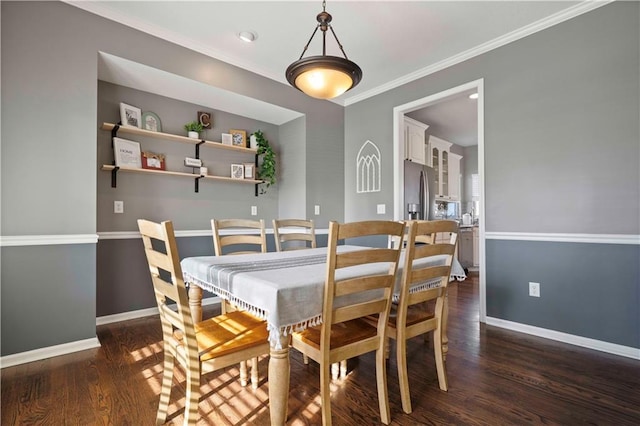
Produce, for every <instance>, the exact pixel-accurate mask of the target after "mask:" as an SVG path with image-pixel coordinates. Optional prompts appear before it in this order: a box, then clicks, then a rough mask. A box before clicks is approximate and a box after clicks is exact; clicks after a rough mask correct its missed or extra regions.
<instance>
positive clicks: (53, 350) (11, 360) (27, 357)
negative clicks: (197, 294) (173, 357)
mask: <svg viewBox="0 0 640 426" xmlns="http://www.w3.org/2000/svg"><path fill="white" fill-rule="evenodd" d="M216 303H220V298H219V297H208V298H206V299H202V306H207V305H213V304H216ZM157 314H158V308H149V309H140V310H137V311H131V312H123V313H121V314H114V315H105V316H102V317H98V318H96V326H98V325H103V324H110V323H112V322H118V321H128V320H132V319H136V318H143V317H148V316H151V315H157ZM99 347H100V341H99V340H98V338H97V337H92V338H90V339H85V340H78V341H76V342H70V343H63V344H61V345H55V346H49V347H46V348H40V349H34V350H32V351H27V352H20V353H17V354H12V355H7V356H3V357H0V369H2V368H5V367H13V366H14V365H20V364H26V363H28V362H33V361H40V360H42V359H46V358H52V357H54V356H60V355H67V354H70V353H73V352H79V351H84V350H87V349H93V348H99Z"/></svg>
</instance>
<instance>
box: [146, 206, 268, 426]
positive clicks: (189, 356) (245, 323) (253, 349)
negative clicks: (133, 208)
mask: <svg viewBox="0 0 640 426" xmlns="http://www.w3.org/2000/svg"><path fill="white" fill-rule="evenodd" d="M138 228H139V229H140V233H141V234H142V241H143V243H144V251H145V253H146V256H147V261H148V264H149V272H150V273H151V281H152V283H153V289H154V292H155V295H156V302H157V304H158V310H159V312H160V322H161V323H162V336H163V341H164V363H163V368H164V372H163V375H162V389H161V393H160V403H159V406H158V414H157V416H156V424H163V423H165V422H166V419H167V411H168V408H169V399H170V397H171V389H172V387H173V383H172V382H173V369H174V364H175V361H176V360H177V361H178V364H179V365H181V366H182V368H183V369H184V371H185V373H186V377H187V379H186V398H185V400H186V402H185V411H184V425H195V424H196V421H197V420H198V418H197V417H198V402H199V399H200V377H201V374H203V373H208V372H212V371H214V370H218V369H221V368H224V367H228V366H230V365H232V364H236V363H238V362H240V361H243V360H246V359H249V358H256V357H258V356H259V355H264V354H268V353H269V334H268V332H267V326H266V322H265V321H261V320H259V319H257V318H255V317H253V316H251V315H249V314H247V313H245V312H241V311H235V312H230V313H228V314H226V315H218V316H216V317H213V318H209V319H207V320H205V321H201V322H199V323H195V324H194V322H193V319H192V317H191V311H190V308H189V301H188V296H187V290H186V288H185V284H184V281H183V278H182V269H181V267H180V258H179V256H178V249H177V246H176V240H175V235H174V231H173V224H172V223H171V222H170V221H166V222H162V223H154V222H150V221H148V220H142V219H140V220H138ZM153 240H157V242H156V243H153ZM160 243H164V247H161V248H159V249H158V248H156V247H157V246H158V245H160ZM171 304H175V305H176V308H173V307H172V306H171ZM251 376H252V381H253V382H254V383H253V384H254V386H257V378H258V377H257V370H256V371H255V372H252V375H251Z"/></svg>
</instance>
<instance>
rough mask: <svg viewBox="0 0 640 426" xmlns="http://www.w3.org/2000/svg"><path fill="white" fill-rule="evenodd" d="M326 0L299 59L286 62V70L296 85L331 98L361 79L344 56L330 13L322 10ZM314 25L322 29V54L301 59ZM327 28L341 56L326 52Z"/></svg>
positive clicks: (352, 86) (314, 33)
mask: <svg viewBox="0 0 640 426" xmlns="http://www.w3.org/2000/svg"><path fill="white" fill-rule="evenodd" d="M325 8H326V1H323V2H322V12H320V13H319V14H318V16H317V17H316V19H317V21H318V25H317V26H316V29H315V30H314V31H313V34H311V38H310V39H309V41H308V42H307V45H306V46H305V47H304V49H303V50H302V54H301V55H300V59H298V60H297V61H295V62H294V63H292V64H291V65H289V67H288V68H287V71H286V75H287V81H288V82H289V84H291V85H292V86H293V87H295V88H296V89H298V90H300V91H302V92H304V93H306V94H307V95H309V96H312V97H314V98H318V99H333V98H335V97H336V96H340V95H342V94H343V93H344V92H346V91H347V90H349V89H352V88H354V87H355V86H356V85H357V84H358V83H360V80H361V79H362V70H361V69H360V67H359V66H358V65H356V64H355V63H354V62H352V61H350V60H349V59H347V54H346V53H344V49H343V48H342V45H341V44H340V41H339V40H338V36H336V33H335V31H333V27H332V26H331V19H332V18H331V15H330V14H329V13H327V12H326V10H325ZM318 28H320V30H321V31H322V55H321V56H309V57H308V58H305V59H302V56H304V53H305V52H306V51H307V48H308V47H309V44H310V43H311V40H313V37H314V36H315V35H316V32H317V31H318ZM327 29H330V30H331V34H333V37H334V38H335V39H336V43H338V46H339V47H340V50H341V51H342V54H343V55H344V58H340V57H338V56H327V54H326V51H327V50H326V38H327Z"/></svg>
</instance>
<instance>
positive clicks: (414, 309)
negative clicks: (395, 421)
mask: <svg viewBox="0 0 640 426" xmlns="http://www.w3.org/2000/svg"><path fill="white" fill-rule="evenodd" d="M442 233H450V234H451V235H450V238H449V239H448V240H443V242H437V241H436V239H435V236H436V235H437V234H442ZM457 238H458V224H457V223H456V222H455V221H451V220H436V221H415V222H411V223H409V224H408V230H407V234H406V236H405V242H406V244H405V246H406V248H405V255H404V265H403V267H402V281H401V287H400V294H399V298H398V304H397V309H396V315H392V316H390V318H389V322H388V327H387V333H388V337H389V338H390V339H393V340H395V342H396V358H397V365H398V378H399V380H400V396H401V400H402V409H403V410H404V412H405V413H411V411H412V409H411V396H410V393H409V372H408V368H407V343H406V342H407V340H408V339H411V338H412V337H416V336H419V335H423V334H426V333H429V332H433V347H434V352H435V359H436V369H437V372H438V383H439V385H440V389H442V390H443V391H446V390H447V389H448V384H447V373H446V370H445V361H444V354H443V346H444V342H443V333H444V326H445V324H444V319H445V309H446V303H447V284H448V282H449V276H450V275H451V265H452V263H453V257H454V253H455V250H456V244H457ZM435 256H440V257H443V260H442V262H440V264H438V265H433V262H431V263H428V261H429V260H431V261H433V260H434V257H435ZM434 300H435V309H431V305H433V302H432V301H434ZM429 302H431V303H429Z"/></svg>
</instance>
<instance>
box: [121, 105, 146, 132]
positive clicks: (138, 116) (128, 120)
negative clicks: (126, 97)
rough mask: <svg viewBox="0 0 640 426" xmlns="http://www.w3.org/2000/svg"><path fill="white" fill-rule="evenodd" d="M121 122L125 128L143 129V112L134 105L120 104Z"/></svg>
mask: <svg viewBox="0 0 640 426" xmlns="http://www.w3.org/2000/svg"><path fill="white" fill-rule="evenodd" d="M120 122H121V123H122V125H123V126H129V127H137V128H138V129H141V128H142V111H141V110H140V108H137V107H134V106H133V105H128V104H125V103H124V102H120Z"/></svg>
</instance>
